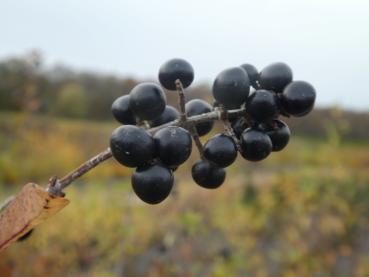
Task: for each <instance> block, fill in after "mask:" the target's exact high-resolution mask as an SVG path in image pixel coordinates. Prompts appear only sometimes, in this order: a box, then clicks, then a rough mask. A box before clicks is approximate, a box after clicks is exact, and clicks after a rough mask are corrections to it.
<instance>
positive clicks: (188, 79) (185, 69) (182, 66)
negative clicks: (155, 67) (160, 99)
mask: <svg viewBox="0 0 369 277" xmlns="http://www.w3.org/2000/svg"><path fill="white" fill-rule="evenodd" d="M178 79H179V80H180V81H181V83H182V85H183V87H184V88H187V87H188V86H190V85H191V83H192V81H193V79H194V71H193V68H192V65H191V64H190V63H189V62H187V61H185V60H183V59H171V60H169V61H167V62H166V63H164V64H163V65H162V66H161V67H160V69H159V81H160V84H161V85H162V86H163V87H165V88H166V89H168V90H176V84H175V82H176V80H178Z"/></svg>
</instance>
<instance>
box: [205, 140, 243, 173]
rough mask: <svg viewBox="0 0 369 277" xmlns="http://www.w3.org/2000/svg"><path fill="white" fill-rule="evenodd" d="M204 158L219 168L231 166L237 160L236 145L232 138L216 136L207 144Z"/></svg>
mask: <svg viewBox="0 0 369 277" xmlns="http://www.w3.org/2000/svg"><path fill="white" fill-rule="evenodd" d="M204 157H205V158H206V159H207V160H208V161H210V162H212V163H214V164H216V165H217V166H219V167H227V166H230V165H231V164H232V163H233V162H234V161H235V160H236V158H237V148H236V144H235V143H234V141H233V139H232V138H231V137H230V136H226V135H224V134H218V135H215V136H214V137H212V138H211V139H209V140H208V141H207V142H206V143H205V145H204Z"/></svg>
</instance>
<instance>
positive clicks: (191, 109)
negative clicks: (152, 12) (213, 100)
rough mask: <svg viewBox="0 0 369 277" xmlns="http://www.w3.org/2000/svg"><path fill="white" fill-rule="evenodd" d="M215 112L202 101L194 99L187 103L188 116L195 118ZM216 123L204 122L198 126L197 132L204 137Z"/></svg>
mask: <svg viewBox="0 0 369 277" xmlns="http://www.w3.org/2000/svg"><path fill="white" fill-rule="evenodd" d="M212 110H213V108H212V106H210V104H209V103H207V102H205V101H204V100H201V99H193V100H190V101H188V102H187V103H186V113H187V116H189V117H190V116H194V115H199V114H203V113H208V112H211V111H212ZM213 125H214V123H213V122H212V121H209V122H202V123H198V124H196V130H197V133H198V134H199V136H200V137H201V136H204V135H206V134H207V133H209V132H210V131H211V129H212V128H213Z"/></svg>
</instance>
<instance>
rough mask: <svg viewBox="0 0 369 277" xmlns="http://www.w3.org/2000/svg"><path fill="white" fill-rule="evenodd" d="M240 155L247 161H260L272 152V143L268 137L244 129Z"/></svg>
mask: <svg viewBox="0 0 369 277" xmlns="http://www.w3.org/2000/svg"><path fill="white" fill-rule="evenodd" d="M240 145H241V155H242V157H244V158H245V159H246V160H249V161H254V162H256V161H261V160H263V159H265V158H266V157H267V156H268V155H269V154H270V152H271V151H272V147H273V146H272V141H271V139H270V138H269V136H268V135H267V134H265V133H263V132H261V131H259V130H255V129H252V128H248V129H246V130H245V131H244V132H243V133H242V135H241V140H240Z"/></svg>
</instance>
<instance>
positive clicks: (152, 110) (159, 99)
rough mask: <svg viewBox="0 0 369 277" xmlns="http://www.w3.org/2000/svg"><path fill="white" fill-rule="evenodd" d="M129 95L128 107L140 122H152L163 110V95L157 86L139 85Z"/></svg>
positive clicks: (164, 100)
mask: <svg viewBox="0 0 369 277" xmlns="http://www.w3.org/2000/svg"><path fill="white" fill-rule="evenodd" d="M129 95H130V101H129V106H130V108H131V110H132V111H133V113H134V114H135V115H136V116H137V117H139V118H140V119H141V120H153V119H155V118H156V117H158V116H160V115H161V113H162V112H164V110H165V105H166V98H165V94H164V92H163V90H162V89H161V87H160V86H158V85H157V84H154V83H141V84H139V85H137V86H135V87H134V88H133V89H132V90H131V92H130V94H129Z"/></svg>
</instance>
